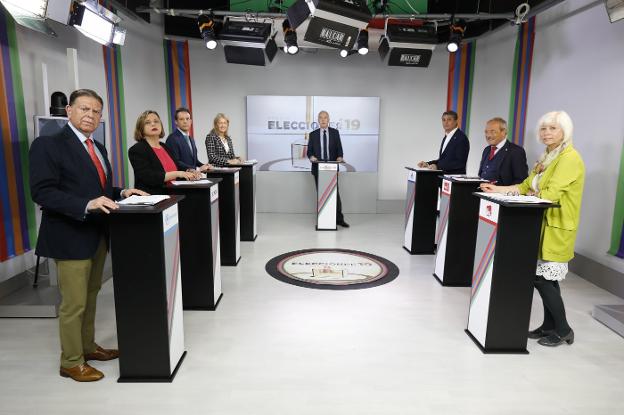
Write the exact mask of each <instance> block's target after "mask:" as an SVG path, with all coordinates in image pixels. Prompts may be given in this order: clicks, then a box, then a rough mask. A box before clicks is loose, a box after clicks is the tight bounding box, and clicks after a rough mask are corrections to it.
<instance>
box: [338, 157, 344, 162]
mask: <svg viewBox="0 0 624 415" xmlns="http://www.w3.org/2000/svg"><path fill="white" fill-rule="evenodd" d="M336 161H337V162H338V163H344V159H343V158H342V157H338V158H337V159H336Z"/></svg>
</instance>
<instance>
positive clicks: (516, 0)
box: [116, 0, 562, 43]
mask: <svg viewBox="0 0 624 415" xmlns="http://www.w3.org/2000/svg"><path fill="white" fill-rule="evenodd" d="M116 1H117V2H118V3H126V4H127V6H128V8H129V9H131V10H136V7H139V6H147V4H145V3H149V0H116ZM294 1H295V0H164V2H163V5H162V7H163V8H167V9H178V10H179V9H192V10H220V11H236V12H251V13H254V12H271V13H285V12H286V9H287V8H288V7H289V6H290V5H291V4H292V3H294ZM329 1H331V0H329ZM366 1H367V2H368V5H369V8H370V10H371V12H372V13H373V14H376V17H380V18H383V16H384V15H401V16H408V15H411V16H414V18H417V15H418V14H478V13H494V14H501V13H514V12H515V10H516V8H517V7H518V6H519V5H520V4H522V3H528V4H529V5H530V6H531V13H535V12H537V11H540V10H542V9H546V8H548V7H550V6H552V5H554V4H556V3H559V2H560V1H562V0H529V1H520V0H366ZM380 11H381V12H380ZM414 11H416V12H418V14H417V13H415V12H414ZM437 23H438V25H437V29H438V30H437V33H438V41H439V42H440V43H443V42H446V41H447V40H448V36H449V20H448V19H446V20H445V19H439V20H437ZM465 23H466V31H465V33H464V37H465V38H476V37H479V36H481V35H482V34H484V33H486V32H488V31H490V30H492V29H495V28H497V27H499V26H501V25H504V24H510V22H509V21H508V20H504V19H490V20H488V19H483V18H476V17H472V18H468V19H466V21H465ZM424 24H432V23H431V21H428V22H427V21H425V22H424ZM165 34H166V35H173V36H183V37H193V38H199V31H198V29H197V24H196V20H194V19H191V18H188V17H181V16H165Z"/></svg>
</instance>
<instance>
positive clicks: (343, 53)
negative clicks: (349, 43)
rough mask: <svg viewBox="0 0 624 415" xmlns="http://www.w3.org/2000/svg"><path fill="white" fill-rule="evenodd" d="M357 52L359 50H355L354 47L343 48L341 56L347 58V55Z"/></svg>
mask: <svg viewBox="0 0 624 415" xmlns="http://www.w3.org/2000/svg"><path fill="white" fill-rule="evenodd" d="M356 53H357V50H354V49H351V50H346V49H341V50H340V57H341V58H346V57H347V56H351V55H355V54H356Z"/></svg>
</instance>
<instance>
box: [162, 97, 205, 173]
mask: <svg viewBox="0 0 624 415" xmlns="http://www.w3.org/2000/svg"><path fill="white" fill-rule="evenodd" d="M174 117H175V124H176V127H177V128H176V130H175V131H174V132H173V133H171V134H169V136H168V137H167V140H166V143H167V147H168V148H169V150H171V153H172V154H173V156H174V160H177V162H178V165H179V167H180V168H181V169H182V170H195V169H196V168H199V170H200V171H202V172H203V171H206V170H209V169H210V167H211V166H210V164H204V163H202V162H201V161H199V159H198V158H197V146H196V145H195V139H194V138H193V137H191V125H193V119H192V118H191V111H190V110H189V109H188V108H184V107H180V108H178V109H177V110H176V112H175V116H174Z"/></svg>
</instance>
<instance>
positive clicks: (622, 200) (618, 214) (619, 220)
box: [609, 145, 624, 255]
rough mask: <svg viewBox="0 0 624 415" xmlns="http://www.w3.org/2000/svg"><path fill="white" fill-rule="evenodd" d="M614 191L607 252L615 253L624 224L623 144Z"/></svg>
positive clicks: (618, 246) (618, 247)
mask: <svg viewBox="0 0 624 415" xmlns="http://www.w3.org/2000/svg"><path fill="white" fill-rule="evenodd" d="M618 177H619V179H618V182H617V189H616V193H615V209H614V211H613V226H612V227H611V247H610V248H609V253H610V254H611V255H615V254H616V253H617V252H618V249H620V241H621V240H622V226H623V225H624V145H623V146H622V154H621V155H620V174H619V175H618Z"/></svg>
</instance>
